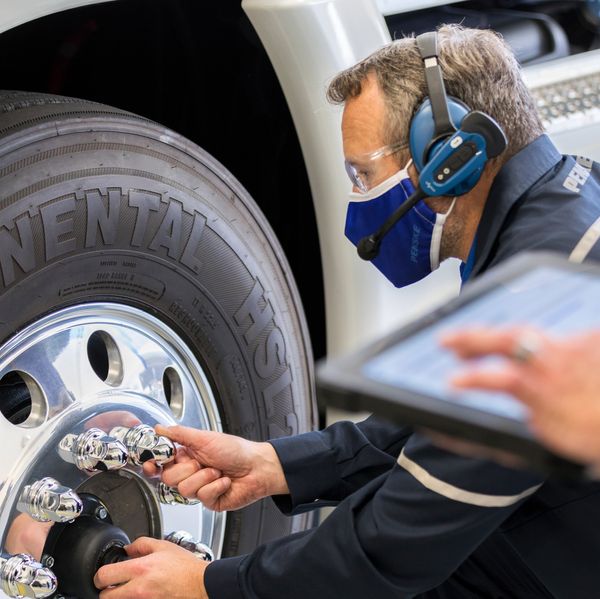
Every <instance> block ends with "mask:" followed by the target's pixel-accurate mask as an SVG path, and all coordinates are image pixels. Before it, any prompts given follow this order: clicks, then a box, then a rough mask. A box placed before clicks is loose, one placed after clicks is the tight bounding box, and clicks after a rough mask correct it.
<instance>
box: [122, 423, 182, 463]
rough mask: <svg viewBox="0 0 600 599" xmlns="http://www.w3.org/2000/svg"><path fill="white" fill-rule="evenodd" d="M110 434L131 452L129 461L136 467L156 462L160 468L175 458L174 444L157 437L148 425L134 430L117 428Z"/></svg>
mask: <svg viewBox="0 0 600 599" xmlns="http://www.w3.org/2000/svg"><path fill="white" fill-rule="evenodd" d="M110 434H111V436H113V437H116V438H117V439H119V440H120V441H122V442H123V444H124V445H125V447H127V451H128V452H129V461H130V462H131V463H132V464H135V465H136V466H141V465H142V464H143V463H144V462H147V461H148V460H154V461H155V462H156V464H157V465H159V466H160V465H162V464H166V463H168V462H171V461H172V460H173V459H174V458H175V445H174V444H173V442H172V441H171V440H169V439H167V438H166V437H162V436H161V435H157V434H156V433H155V432H154V429H153V428H152V427H151V426H148V425H147V424H138V425H137V426H134V427H133V428H127V427H125V426H116V427H115V428H113V429H112V430H111V431H110Z"/></svg>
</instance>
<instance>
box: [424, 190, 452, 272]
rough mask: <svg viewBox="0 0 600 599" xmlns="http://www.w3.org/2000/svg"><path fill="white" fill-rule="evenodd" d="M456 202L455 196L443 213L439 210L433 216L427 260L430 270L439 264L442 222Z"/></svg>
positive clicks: (436, 267) (443, 222)
mask: <svg viewBox="0 0 600 599" xmlns="http://www.w3.org/2000/svg"><path fill="white" fill-rule="evenodd" d="M454 204H456V197H455V198H454V199H453V200H452V204H450V208H448V210H447V211H446V213H445V214H440V213H439V212H438V213H437V214H436V216H435V225H434V226H433V233H432V234H431V246H430V249H429V262H430V264H431V270H432V272H433V271H434V270H437V269H438V268H439V266H440V250H441V248H442V233H443V232H444V224H445V223H446V219H447V218H448V217H449V216H450V213H451V212H452V209H453V208H454Z"/></svg>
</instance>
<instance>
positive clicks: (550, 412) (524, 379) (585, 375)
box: [442, 328, 600, 465]
mask: <svg viewBox="0 0 600 599" xmlns="http://www.w3.org/2000/svg"><path fill="white" fill-rule="evenodd" d="M528 334H531V331H530V330H529V329H523V328H514V329H510V330H504V331H502V330H494V329H477V330H471V331H465V332H461V333H454V334H452V335H447V336H446V337H444V339H443V340H442V343H443V345H444V346H446V347H448V348H450V349H452V350H454V351H455V352H456V353H457V354H458V355H459V356H460V357H462V358H476V357H480V356H485V355H488V354H497V355H502V356H505V357H507V358H514V357H515V347H517V345H518V343H519V340H520V339H521V338H522V337H523V335H528ZM535 335H536V337H537V339H536V340H537V343H536V345H537V346H538V347H537V349H536V351H535V352H534V353H533V354H532V355H531V356H529V357H528V359H526V360H515V359H511V360H508V361H507V362H506V364H505V365H504V366H503V367H501V368H497V367H494V368H493V370H488V369H482V368H481V367H480V368H476V367H475V368H472V369H470V370H467V371H466V372H464V373H462V374H459V375H457V376H455V377H454V378H453V381H452V383H453V384H454V385H456V386H457V387H461V388H469V389H486V390H489V391H503V392H505V393H509V394H511V395H513V396H514V397H516V398H517V399H519V400H520V401H522V402H523V403H525V404H527V405H528V406H529V408H530V409H531V417H530V425H531V427H532V429H533V430H534V432H535V433H536V434H537V435H538V436H539V438H540V440H542V441H543V442H545V443H546V444H547V445H548V446H549V447H550V448H552V449H553V450H554V451H556V452H558V453H561V454H563V455H565V456H567V457H570V458H572V459H574V460H577V461H581V462H588V463H591V464H595V465H599V464H600V333H597V332H596V333H587V334H582V335H576V336H573V337H571V338H569V339H565V340H560V341H558V340H553V339H550V338H549V337H547V336H545V335H543V334H542V333H535Z"/></svg>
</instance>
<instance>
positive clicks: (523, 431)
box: [316, 252, 600, 476]
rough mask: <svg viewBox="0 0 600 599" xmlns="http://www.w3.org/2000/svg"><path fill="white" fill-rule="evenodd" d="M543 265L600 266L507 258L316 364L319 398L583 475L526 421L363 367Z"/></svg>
mask: <svg viewBox="0 0 600 599" xmlns="http://www.w3.org/2000/svg"><path fill="white" fill-rule="evenodd" d="M541 267H552V268H558V269H561V270H565V271H571V272H573V271H575V272H585V273H590V272H591V273H593V274H595V275H598V276H600V266H599V265H597V264H573V263H570V262H568V261H567V260H566V259H565V258H564V257H561V256H559V255H557V254H552V253H548V252H528V253H524V254H520V255H518V256H515V257H513V258H510V259H508V260H507V261H505V262H503V263H502V264H501V265H499V266H497V267H495V268H493V269H491V270H490V271H488V272H486V273H485V274H483V275H481V277H479V278H477V279H475V280H474V281H472V282H470V283H468V284H467V285H465V287H464V288H463V291H462V292H461V294H460V295H459V296H458V297H456V298H454V299H452V300H450V301H449V302H448V303H446V304H444V305H442V306H441V307H439V308H437V309H435V310H434V311H432V312H430V313H429V314H426V315H424V316H422V317H420V318H419V319H417V320H415V321H413V322H411V323H409V324H407V325H404V326H402V327H401V328H399V329H397V330H396V331H394V332H392V333H390V334H388V335H386V336H384V337H383V338H381V339H379V340H377V341H374V342H372V343H370V344H369V345H367V346H365V347H363V348H361V349H359V350H357V351H355V352H352V353H350V354H348V355H345V356H341V357H339V358H335V359H331V360H327V361H321V362H320V363H319V364H318V365H317V376H316V381H317V394H318V398H319V401H320V402H324V403H325V404H326V405H328V406H332V407H336V408H340V409H343V410H348V411H351V412H356V411H368V412H372V413H374V414H376V415H379V416H382V417H384V418H387V419H389V420H392V421H394V422H397V423H399V424H403V425H407V424H408V425H411V426H414V427H415V428H425V429H432V430H435V431H438V432H441V433H445V434H448V435H450V436H452V437H460V438H461V439H463V440H467V441H473V442H476V443H480V444H483V445H485V446H486V447H491V448H494V449H499V450H504V451H508V452H509V453H511V454H514V455H516V456H519V457H521V458H523V459H524V460H525V461H526V462H527V463H528V464H529V465H530V466H532V467H533V468H534V469H538V470H542V471H544V472H552V473H555V474H563V475H569V476H570V475H577V476H578V475H581V472H582V466H581V465H580V464H576V463H574V462H571V461H569V460H566V459H564V458H562V457H559V456H557V455H555V454H554V453H552V452H551V451H549V450H548V449H547V448H545V447H544V446H542V445H541V444H540V443H539V442H538V441H537V440H536V439H535V438H534V436H533V435H532V433H531V431H530V430H529V428H528V427H527V424H526V423H524V422H518V421H515V420H513V419H510V418H506V417H504V416H500V415H498V414H494V413H491V412H484V411H482V410H479V409H477V408H474V407H472V406H468V405H463V404H459V403H451V402H448V401H445V400H440V399H437V398H435V397H432V396H428V395H423V394H419V393H415V392H414V391H412V390H407V389H400V388H398V387H393V386H391V385H387V384H385V383H381V382H378V381H375V380H373V379H370V378H368V377H366V376H365V375H363V374H362V373H361V370H362V367H363V366H364V365H365V364H366V363H367V362H369V361H370V360H371V359H373V358H374V357H375V356H377V355H378V354H380V353H382V352H383V351H385V350H387V349H388V348H390V347H391V346H394V345H397V344H398V343H400V342H402V341H403V340H405V339H408V338H410V337H411V336H413V335H415V334H416V333H418V332H420V331H422V330H424V329H426V328H427V327H429V326H431V325H433V324H436V323H437V322H439V321H440V320H442V319H443V318H444V317H446V316H448V315H450V314H452V313H454V312H455V311H457V310H458V309H462V308H464V307H465V306H467V305H468V304H470V303H471V302H473V301H475V300H477V299H479V298H481V297H482V296H483V295H485V294H486V293H488V292H490V291H493V290H494V289H496V288H497V286H498V285H501V284H508V283H510V282H512V281H514V280H515V279H516V278H518V277H519V276H521V275H523V274H526V273H528V272H530V271H532V270H534V269H537V268H541Z"/></svg>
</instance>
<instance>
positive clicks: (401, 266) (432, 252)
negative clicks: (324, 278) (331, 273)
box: [344, 163, 456, 287]
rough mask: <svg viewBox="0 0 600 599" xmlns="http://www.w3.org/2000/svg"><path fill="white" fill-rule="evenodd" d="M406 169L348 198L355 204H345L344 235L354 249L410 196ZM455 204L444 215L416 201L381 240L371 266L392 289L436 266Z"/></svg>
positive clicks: (426, 273)
mask: <svg viewBox="0 0 600 599" xmlns="http://www.w3.org/2000/svg"><path fill="white" fill-rule="evenodd" d="M409 164H410V163H409ZM407 169H408V165H407V166H406V167H405V168H404V169H402V170H401V171H398V172H397V173H396V174H395V175H393V176H391V177H390V178H389V179H386V180H385V181H383V183H380V184H379V185H377V186H376V187H374V188H373V189H371V190H369V191H368V192H367V193H366V194H362V193H352V194H350V195H351V197H352V198H353V199H355V200H356V201H352V202H350V203H349V204H348V211H347V214H346V228H345V231H344V232H345V234H346V237H347V238H348V239H349V240H350V241H351V242H352V243H353V244H354V245H357V244H358V242H359V241H360V240H361V239H362V238H363V237H366V236H368V235H371V234H372V233H374V232H375V231H377V230H378V229H379V227H381V225H382V224H383V223H384V222H385V220H386V219H387V218H388V216H390V214H392V212H394V210H396V208H397V207H398V206H400V204H402V203H403V202H404V201H405V200H406V199H407V198H408V197H409V196H410V195H411V194H412V193H413V192H414V190H415V189H414V187H413V184H412V183H411V181H410V178H409V177H408V172H407ZM455 201H456V198H455V199H454V201H453V202H452V205H451V206H450V209H449V210H448V211H447V212H446V214H438V213H437V212H434V211H433V210H431V209H430V208H429V207H428V206H427V205H426V204H425V202H423V201H420V202H419V203H418V204H416V205H415V206H414V207H413V208H412V209H411V210H409V211H408V212H407V213H406V214H405V215H404V216H403V217H402V218H401V219H400V220H399V221H398V222H397V223H396V224H395V225H394V227H393V228H392V229H391V230H390V232H389V233H388V234H387V235H386V236H385V237H384V238H383V240H382V242H381V246H380V248H379V254H378V255H377V257H376V258H374V259H373V260H372V263H373V265H374V266H375V267H376V268H377V269H379V271H380V272H381V274H383V275H384V276H385V277H386V278H387V279H388V280H389V281H390V282H391V283H392V284H393V285H395V286H396V287H404V286H406V285H410V284H411V283H416V282H417V281H419V280H421V279H422V278H424V277H426V276H427V275H428V274H429V273H430V272H432V271H433V270H435V269H436V268H437V267H438V266H439V259H440V246H441V240H442V231H443V227H444V223H445V221H446V218H447V217H448V215H449V214H450V212H451V211H452V208H453V207H454V202H455Z"/></svg>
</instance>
